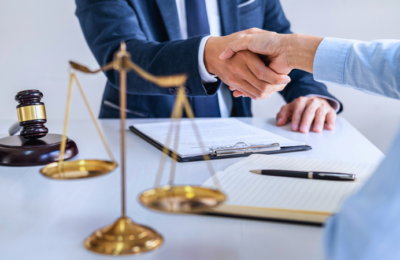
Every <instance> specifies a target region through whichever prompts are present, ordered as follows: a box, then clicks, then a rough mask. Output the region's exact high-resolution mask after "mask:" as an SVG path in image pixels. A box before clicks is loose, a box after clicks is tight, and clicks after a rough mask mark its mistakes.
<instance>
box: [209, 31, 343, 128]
mask: <svg viewBox="0 0 400 260" xmlns="http://www.w3.org/2000/svg"><path fill="white" fill-rule="evenodd" d="M322 40H323V38H320V37H315V36H309V35H301V34H277V33H274V32H269V31H264V30H261V29H257V28H253V29H248V30H245V31H241V32H237V33H234V34H231V35H228V36H224V37H210V38H209V39H208V41H207V43H206V46H205V50H204V64H205V67H206V69H207V71H208V72H209V73H210V74H215V75H217V76H218V77H219V78H220V79H221V80H222V81H223V82H224V83H225V84H227V85H228V86H229V88H230V90H231V91H233V96H234V97H240V96H243V97H250V98H252V99H254V100H258V99H264V98H269V97H270V96H271V95H272V94H273V93H275V92H277V91H281V90H283V89H284V88H285V87H286V85H287V84H288V83H289V82H290V81H291V79H290V77H289V76H288V74H289V73H290V71H291V70H292V69H300V70H304V71H307V72H310V73H312V72H313V63H314V56H315V53H316V51H317V48H318V46H319V44H320V43H321V41H322ZM333 103H335V104H336V103H338V102H333ZM335 104H333V105H332V103H330V102H328V99H326V98H324V97H321V96H318V95H314V96H307V97H304V96H303V97H299V98H297V99H295V100H293V101H292V102H290V103H289V104H287V105H285V106H283V107H282V109H281V110H280V112H279V113H278V114H277V125H278V126H279V125H284V124H285V123H286V122H287V121H288V120H291V121H292V130H293V131H300V132H302V133H307V132H308V131H310V130H313V131H314V132H321V131H322V129H324V126H326V129H328V130H332V129H333V128H334V126H335V121H336V109H335ZM338 106H339V104H337V105H336V108H337V107H338ZM312 124H314V126H313V127H311V125H312ZM310 128H312V129H310Z"/></svg>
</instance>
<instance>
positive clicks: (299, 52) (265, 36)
mask: <svg viewBox="0 0 400 260" xmlns="http://www.w3.org/2000/svg"><path fill="white" fill-rule="evenodd" d="M322 39H323V38H320V37H315V36H309V35H302V34H277V33H274V32H268V31H262V32H258V33H256V34H246V35H243V34H241V35H240V37H239V39H236V40H235V41H233V42H230V43H229V44H228V46H227V47H226V49H225V50H224V52H222V53H221V55H220V59H222V60H226V59H229V58H231V57H232V56H234V55H235V54H236V53H238V52H240V51H244V50H249V51H251V52H254V53H258V54H261V55H263V56H264V59H265V60H266V61H267V63H269V67H270V68H271V69H272V70H274V71H275V72H276V73H278V74H288V73H289V72H290V71H291V70H292V69H300V70H304V71H307V72H310V73H312V72H313V64H314V57H315V53H316V51H317V48H318V46H319V44H320V43H321V41H322Z"/></svg>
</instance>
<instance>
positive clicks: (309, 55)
mask: <svg viewBox="0 0 400 260" xmlns="http://www.w3.org/2000/svg"><path fill="white" fill-rule="evenodd" d="M286 37H287V46H286V52H287V59H288V65H289V66H290V67H291V68H293V69H300V70H304V71H307V72H310V73H312V72H313V65H314V57H315V53H316V52H317V49H318V46H319V44H320V43H321V41H322V40H323V38H321V37H316V36H310V35H304V34H290V35H286Z"/></svg>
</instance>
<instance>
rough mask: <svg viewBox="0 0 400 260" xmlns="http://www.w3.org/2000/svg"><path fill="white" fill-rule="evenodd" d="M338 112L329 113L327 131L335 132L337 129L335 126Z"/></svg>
mask: <svg viewBox="0 0 400 260" xmlns="http://www.w3.org/2000/svg"><path fill="white" fill-rule="evenodd" d="M336 117H337V115H336V112H335V111H334V110H333V109H331V111H329V112H328V114H327V115H326V129H328V130H333V129H335V124H336Z"/></svg>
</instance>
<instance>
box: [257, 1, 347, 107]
mask: <svg viewBox="0 0 400 260" xmlns="http://www.w3.org/2000/svg"><path fill="white" fill-rule="evenodd" d="M264 5H265V8H264V10H265V15H264V24H263V29H264V30H268V31H274V32H278V33H292V32H291V31H290V23H289V21H288V20H287V19H286V17H285V14H284V12H283V9H282V6H281V4H280V2H279V0H268V1H264ZM289 76H290V78H291V79H292V81H291V82H290V83H289V84H288V85H287V86H286V87H285V89H284V90H282V91H281V92H280V94H281V95H282V96H283V98H284V99H285V101H286V102H287V103H289V102H292V101H293V100H295V99H296V98H298V97H301V96H308V95H318V96H324V97H327V98H330V99H333V100H336V101H337V102H338V103H339V104H340V108H339V111H338V113H340V112H341V111H342V110H343V105H342V104H341V103H340V101H339V100H338V99H337V98H335V97H334V96H333V95H331V94H330V93H329V92H328V89H327V87H326V86H325V85H324V84H322V83H320V82H317V81H315V80H314V79H313V76H312V75H311V74H310V73H308V72H305V71H301V70H293V71H292V72H291V73H290V74H289Z"/></svg>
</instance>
